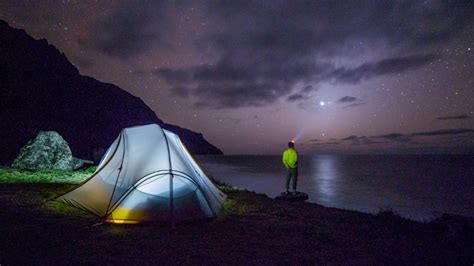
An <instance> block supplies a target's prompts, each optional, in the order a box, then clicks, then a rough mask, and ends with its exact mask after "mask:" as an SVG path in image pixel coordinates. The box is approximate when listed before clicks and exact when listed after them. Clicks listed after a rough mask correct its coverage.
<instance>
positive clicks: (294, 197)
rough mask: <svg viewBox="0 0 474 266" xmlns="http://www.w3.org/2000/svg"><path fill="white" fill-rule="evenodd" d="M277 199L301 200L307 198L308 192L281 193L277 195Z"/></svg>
mask: <svg viewBox="0 0 474 266" xmlns="http://www.w3.org/2000/svg"><path fill="white" fill-rule="evenodd" d="M275 199H277V200H286V201H300V200H307V199H308V194H306V193H304V192H301V191H296V192H295V193H289V194H286V192H282V193H280V195H278V196H276V197H275Z"/></svg>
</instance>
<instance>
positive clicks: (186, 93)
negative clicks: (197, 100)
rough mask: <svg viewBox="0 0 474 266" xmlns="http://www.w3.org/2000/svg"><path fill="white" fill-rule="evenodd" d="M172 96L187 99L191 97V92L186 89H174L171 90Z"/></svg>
mask: <svg viewBox="0 0 474 266" xmlns="http://www.w3.org/2000/svg"><path fill="white" fill-rule="evenodd" d="M171 95H175V96H178V97H182V98H186V97H188V96H189V91H188V90H187V89H186V88H185V87H180V86H178V87H174V88H172V89H171Z"/></svg>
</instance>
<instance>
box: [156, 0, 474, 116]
mask: <svg viewBox="0 0 474 266" xmlns="http://www.w3.org/2000/svg"><path fill="white" fill-rule="evenodd" d="M473 6H474V3H471V2H462V1H453V2H449V3H445V2H442V1H440V2H436V3H431V4H430V6H429V7H427V6H425V3H424V2H423V1H406V2H396V1H389V2H387V1H380V2H376V3H374V2H373V1H356V2H354V1H346V2H342V3H341V2H339V1H337V2H336V1H328V2H322V1H310V2H308V1H208V2H205V4H204V5H202V6H201V7H200V8H204V9H205V12H206V13H207V15H208V19H209V25H218V27H210V28H208V31H207V32H205V33H203V34H201V35H199V37H198V39H197V40H196V41H195V47H196V49H197V50H198V52H205V51H209V50H211V51H213V52H214V55H215V56H216V57H215V58H212V63H209V64H207V65H206V64H204V65H198V66H186V67H181V68H163V69H160V70H158V71H156V72H154V73H155V74H156V75H159V76H160V77H162V78H163V79H164V80H166V81H167V82H168V84H169V85H170V86H171V87H176V86H178V85H180V86H183V87H185V88H186V90H187V91H188V92H189V94H190V95H191V96H193V99H195V104H196V105H197V106H201V107H209V108H216V109H221V108H240V107H248V106H264V105H269V104H273V103H275V102H277V101H278V100H280V99H287V100H288V101H290V102H298V101H299V100H303V95H307V93H309V92H311V91H312V90H313V89H312V88H313V87H312V86H316V87H317V86H318V85H319V84H321V83H324V82H337V83H346V84H357V83H360V82H363V81H365V80H369V79H372V78H375V77H378V76H382V75H393V74H397V73H402V72H406V71H410V70H414V69H417V68H420V67H423V66H425V65H426V64H428V63H429V62H431V61H433V60H434V59H436V58H438V57H439V56H438V55H436V54H433V53H432V51H433V49H432V48H433V47H434V46H435V45H436V44H439V43H444V42H446V41H448V40H450V39H451V38H453V37H454V36H456V34H457V33H459V32H460V31H461V30H462V29H463V28H464V27H465V26H466V25H468V24H469V23H470V22H471V21H472V20H473V16H471V11H472V9H473ZM440 18H441V19H440ZM454 28H455V29H454ZM361 43H363V45H360V44H361ZM377 48H380V49H379V50H383V51H386V52H385V54H383V53H380V54H376V53H371V51H373V50H377ZM201 49H202V50H201ZM204 49H206V50H204ZM420 50H421V51H424V52H423V54H420V52H419V51H420ZM363 53H371V54H373V57H371V59H370V60H371V61H369V62H358V61H352V62H351V63H352V64H351V65H350V66H349V65H341V64H340V61H339V60H337V59H338V58H341V57H343V58H345V59H348V60H349V61H350V60H351V59H354V58H360V55H361V54H363ZM393 54H396V55H397V56H393ZM390 55H392V56H390ZM359 60H360V59H359ZM354 65H355V66H354ZM300 84H303V86H305V89H303V91H301V89H300V88H301V85H300ZM264 97H268V98H264ZM210 99H212V103H210V102H209V100H210ZM298 104H301V103H298ZM359 105H360V104H359ZM355 106H357V105H352V106H351V107H355Z"/></svg>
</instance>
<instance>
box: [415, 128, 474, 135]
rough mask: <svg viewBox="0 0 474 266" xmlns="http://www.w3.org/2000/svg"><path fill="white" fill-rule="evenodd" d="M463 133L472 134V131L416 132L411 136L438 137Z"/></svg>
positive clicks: (442, 130)
mask: <svg viewBox="0 0 474 266" xmlns="http://www.w3.org/2000/svg"><path fill="white" fill-rule="evenodd" d="M465 133H474V130H473V129H467V128H455V129H440V130H434V131H428V132H417V133H413V134H411V136H439V135H458V134H465Z"/></svg>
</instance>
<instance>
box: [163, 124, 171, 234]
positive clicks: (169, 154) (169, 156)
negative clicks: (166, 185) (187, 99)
mask: <svg viewBox="0 0 474 266" xmlns="http://www.w3.org/2000/svg"><path fill="white" fill-rule="evenodd" d="M161 131H162V132H163V137H164V138H165V141H166V149H167V151H168V162H169V166H170V172H169V174H170V200H169V209H170V226H171V229H172V230H173V229H174V210H173V209H174V204H173V178H174V176H173V167H172V164H171V152H170V144H169V142H168V138H167V137H166V134H165V131H164V130H163V128H161Z"/></svg>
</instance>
